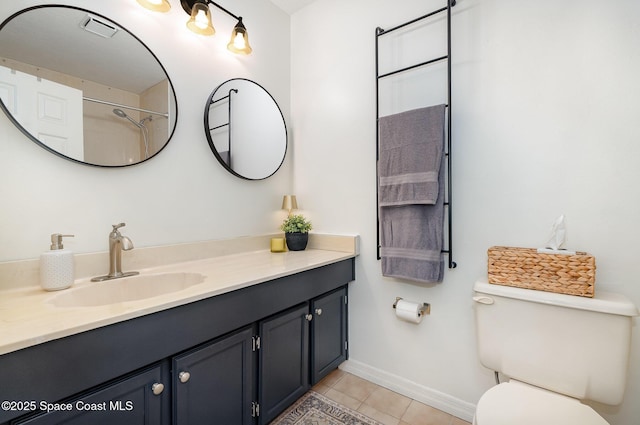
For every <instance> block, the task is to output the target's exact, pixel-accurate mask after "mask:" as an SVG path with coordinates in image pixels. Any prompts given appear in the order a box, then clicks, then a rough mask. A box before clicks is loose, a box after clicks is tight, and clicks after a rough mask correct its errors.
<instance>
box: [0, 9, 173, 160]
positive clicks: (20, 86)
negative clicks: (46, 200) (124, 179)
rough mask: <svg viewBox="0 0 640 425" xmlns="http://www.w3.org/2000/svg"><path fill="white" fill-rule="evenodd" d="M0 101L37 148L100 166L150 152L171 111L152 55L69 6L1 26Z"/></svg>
mask: <svg viewBox="0 0 640 425" xmlns="http://www.w3.org/2000/svg"><path fill="white" fill-rule="evenodd" d="M0 100H2V104H1V106H2V109H3V110H4V111H5V113H6V114H7V116H8V117H9V118H10V119H11V120H12V121H13V122H14V123H15V124H16V125H17V126H18V127H19V128H20V130H22V131H23V132H24V133H25V134H26V135H27V136H29V137H30V138H31V139H32V140H33V141H35V142H37V143H38V144H40V145H41V146H42V147H44V148H45V149H47V150H49V151H51V152H53V153H55V154H58V155H60V156H62V157H64V158H67V159H70V160H72V161H76V162H80V163H83V164H88V165H95V166H104V167H122V166H125V165H132V164H137V163H139V162H142V161H146V160H147V159H149V158H151V157H153V156H154V155H156V154H157V153H158V152H160V150H162V148H164V146H165V145H166V144H167V142H168V141H169V139H170V138H171V136H172V134H173V131H174V129H175V124H176V115H177V105H176V99H175V93H174V90H173V86H172V85H171V81H170V80H169V77H168V76H167V73H166V72H165V70H164V68H163V67H162V65H161V64H160V62H159V61H158V59H157V58H156V56H155V55H154V54H153V53H152V52H151V51H150V50H149V49H148V48H147V47H146V46H145V45H144V44H143V43H142V42H141V41H140V40H139V39H138V38H136V37H135V36H134V35H133V34H131V33H130V32H129V31H127V30H126V29H125V28H123V27H122V26H120V25H118V24H116V23H114V22H113V21H111V20H109V19H107V18H106V17H104V16H101V15H99V14H97V13H94V12H91V11H88V10H85V9H80V8H77V7H72V6H50V5H45V6H36V7H31V8H28V9H25V10H22V11H20V12H18V13H16V14H14V15H13V16H11V17H9V18H8V19H6V20H5V21H4V22H3V23H2V26H0Z"/></svg>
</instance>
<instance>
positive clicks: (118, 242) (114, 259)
mask: <svg viewBox="0 0 640 425" xmlns="http://www.w3.org/2000/svg"><path fill="white" fill-rule="evenodd" d="M112 226H113V230H112V231H111V233H109V274H108V275H105V276H98V277H94V278H92V279H91V281H92V282H102V281H104V280H110V279H118V278H121V277H127V276H135V275H137V274H139V273H140V272H126V273H123V272H122V251H130V250H132V249H133V242H131V239H129V238H128V237H126V236H122V235H121V234H120V231H119V230H118V229H120V228H121V227H124V226H125V223H120V224H113V225H112Z"/></svg>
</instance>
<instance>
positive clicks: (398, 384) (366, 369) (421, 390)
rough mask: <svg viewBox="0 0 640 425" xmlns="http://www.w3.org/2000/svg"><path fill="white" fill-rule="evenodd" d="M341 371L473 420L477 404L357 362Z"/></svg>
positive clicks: (344, 365)
mask: <svg viewBox="0 0 640 425" xmlns="http://www.w3.org/2000/svg"><path fill="white" fill-rule="evenodd" d="M340 369H342V370H344V371H345V372H349V373H351V374H353V375H356V376H359V377H360V378H363V379H366V380H368V381H371V382H373V383H375V384H378V385H380V386H383V387H385V388H388V389H390V390H392V391H395V392H397V393H398V394H402V395H404V396H406V397H409V398H412V399H413V400H417V401H419V402H421V403H424V404H426V405H429V406H431V407H434V408H436V409H439V410H442V411H443V412H447V413H449V414H450V415H453V416H456V417H458V418H460V419H462V420H465V421H467V422H471V421H472V420H473V415H474V413H475V410H476V406H475V404H472V403H468V402H466V401H463V400H460V399H458V398H455V397H452V396H450V395H448V394H445V393H442V392H440V391H437V390H434V389H432V388H429V387H425V386H424V385H420V384H417V383H415V382H413V381H410V380H408V379H405V378H402V377H400V376H397V375H393V374H391V373H388V372H385V371H383V370H380V369H377V368H375V367H373V366H369V365H367V364H365V363H361V362H359V361H357V360H347V361H346V362H344V363H342V364H341V365H340Z"/></svg>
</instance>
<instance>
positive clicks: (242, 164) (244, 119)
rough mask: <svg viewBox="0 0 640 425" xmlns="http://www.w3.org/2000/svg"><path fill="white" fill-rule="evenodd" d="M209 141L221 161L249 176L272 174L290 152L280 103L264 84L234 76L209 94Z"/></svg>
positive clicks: (206, 113)
mask: <svg viewBox="0 0 640 425" xmlns="http://www.w3.org/2000/svg"><path fill="white" fill-rule="evenodd" d="M204 127H205V133H206V135H207V141H208V142H209V146H210V147H211V150H212V151H213V153H214V155H215V156H216V158H217V159H218V161H219V162H220V163H221V164H222V165H223V166H224V167H225V168H226V169H227V170H228V171H229V172H231V173H232V174H234V175H236V176H238V177H242V178H244V179H248V180H261V179H266V178H267V177H269V176H272V175H273V174H274V173H275V172H276V171H278V169H279V168H280V166H281V165H282V162H283V161H284V157H285V154H286V152H287V127H286V125H285V122H284V116H283V115H282V111H281V110H280V107H279V106H278V104H277V103H276V101H275V100H274V99H273V97H272V96H271V95H270V94H269V92H268V91H266V90H265V89H264V88H263V87H262V86H261V85H259V84H257V83H255V82H253V81H250V80H247V79H244V78H234V79H231V80H228V81H225V82H224V83H222V84H221V85H219V86H218V87H217V88H216V89H215V90H214V91H213V93H212V94H211V96H209V99H208V100H207V104H206V106H205V111H204Z"/></svg>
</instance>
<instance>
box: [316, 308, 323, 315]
mask: <svg viewBox="0 0 640 425" xmlns="http://www.w3.org/2000/svg"><path fill="white" fill-rule="evenodd" d="M316 314H317V315H318V316H322V309H321V308H316Z"/></svg>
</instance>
